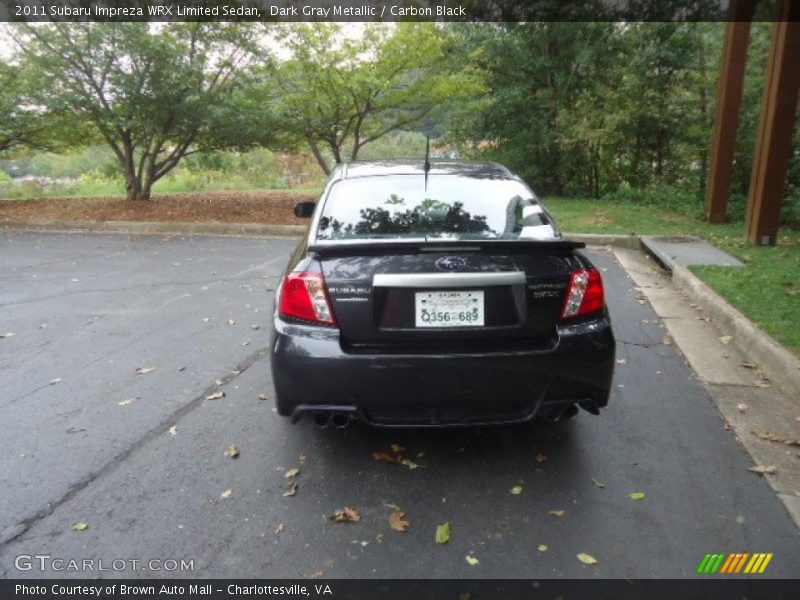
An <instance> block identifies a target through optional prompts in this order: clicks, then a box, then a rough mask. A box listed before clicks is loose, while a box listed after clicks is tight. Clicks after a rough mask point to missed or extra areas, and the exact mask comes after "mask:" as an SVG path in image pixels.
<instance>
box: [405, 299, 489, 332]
mask: <svg viewBox="0 0 800 600" xmlns="http://www.w3.org/2000/svg"><path fill="white" fill-rule="evenodd" d="M414 300H415V311H414V313H415V315H416V325H417V327H481V326H483V292H481V291H471V292H416V294H414Z"/></svg>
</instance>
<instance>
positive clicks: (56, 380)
mask: <svg viewBox="0 0 800 600" xmlns="http://www.w3.org/2000/svg"><path fill="white" fill-rule="evenodd" d="M57 383H61V377H56V378H55V379H51V380H50V385H55V384H57Z"/></svg>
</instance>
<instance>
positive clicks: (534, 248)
mask: <svg viewBox="0 0 800 600" xmlns="http://www.w3.org/2000/svg"><path fill="white" fill-rule="evenodd" d="M585 247H586V244H585V243H584V242H575V241H572V240H459V241H456V240H446V241H430V242H425V241H420V240H414V241H386V240H374V239H370V240H365V241H362V242H333V243H327V244H312V245H310V246H309V247H308V252H309V253H313V254H315V255H316V256H317V257H319V258H326V257H333V256H353V255H365V254H367V255H372V254H387V253H388V254H423V253H428V252H478V251H481V250H496V251H499V252H508V253H511V254H516V253H523V252H524V253H536V254H548V253H549V254H569V253H570V252H572V251H573V250H579V249H580V248H585Z"/></svg>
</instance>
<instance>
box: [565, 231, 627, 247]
mask: <svg viewBox="0 0 800 600" xmlns="http://www.w3.org/2000/svg"><path fill="white" fill-rule="evenodd" d="M564 237H565V238H566V239H568V240H573V241H576V242H583V243H584V244H586V245H587V246H617V247H620V248H630V249H631V250H639V249H640V248H641V243H640V242H639V238H638V237H636V236H635V235H609V234H601V233H564Z"/></svg>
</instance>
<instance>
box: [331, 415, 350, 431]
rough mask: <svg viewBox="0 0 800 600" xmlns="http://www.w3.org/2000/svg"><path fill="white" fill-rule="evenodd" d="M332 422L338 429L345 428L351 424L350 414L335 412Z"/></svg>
mask: <svg viewBox="0 0 800 600" xmlns="http://www.w3.org/2000/svg"><path fill="white" fill-rule="evenodd" d="M331 424H332V425H333V426H334V427H336V429H344V428H345V427H347V426H348V425H350V415H348V414H347V413H340V412H336V413H333V415H332V416H331Z"/></svg>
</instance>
